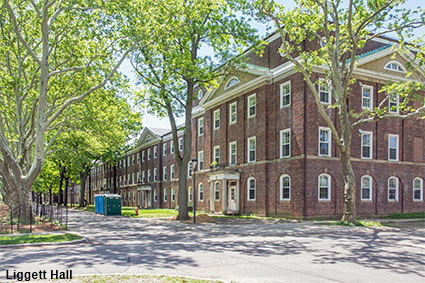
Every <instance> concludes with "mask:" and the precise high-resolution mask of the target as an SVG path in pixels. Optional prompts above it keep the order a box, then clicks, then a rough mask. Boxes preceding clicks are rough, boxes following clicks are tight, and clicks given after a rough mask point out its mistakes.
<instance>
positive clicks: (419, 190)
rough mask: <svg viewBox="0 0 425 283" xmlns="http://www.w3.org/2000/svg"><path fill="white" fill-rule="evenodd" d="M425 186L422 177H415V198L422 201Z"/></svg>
mask: <svg viewBox="0 0 425 283" xmlns="http://www.w3.org/2000/svg"><path fill="white" fill-rule="evenodd" d="M423 188H424V181H423V180H422V179H421V178H415V179H414V180H413V200H414V201H422V200H423V191H424V190H423Z"/></svg>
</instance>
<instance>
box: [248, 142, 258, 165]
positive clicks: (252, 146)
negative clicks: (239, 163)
mask: <svg viewBox="0 0 425 283" xmlns="http://www.w3.org/2000/svg"><path fill="white" fill-rule="evenodd" d="M256 148H257V138H256V137H251V138H248V162H255V160H256Z"/></svg>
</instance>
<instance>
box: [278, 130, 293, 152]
mask: <svg viewBox="0 0 425 283" xmlns="http://www.w3.org/2000/svg"><path fill="white" fill-rule="evenodd" d="M286 133H288V134H289V143H285V140H284V135H285V134H286ZM284 146H288V148H289V149H288V155H284V154H283V147H284ZM288 157H291V129H285V130H282V131H280V158H288Z"/></svg>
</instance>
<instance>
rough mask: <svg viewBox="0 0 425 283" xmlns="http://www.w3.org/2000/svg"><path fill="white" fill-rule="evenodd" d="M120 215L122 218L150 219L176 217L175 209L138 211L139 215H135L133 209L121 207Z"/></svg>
mask: <svg viewBox="0 0 425 283" xmlns="http://www.w3.org/2000/svg"><path fill="white" fill-rule="evenodd" d="M121 213H122V215H123V216H129V217H139V218H152V217H173V216H177V214H178V212H177V211H176V210H175V209H163V208H161V209H159V208H158V209H139V215H136V211H135V210H134V207H126V206H124V207H122V209H121Z"/></svg>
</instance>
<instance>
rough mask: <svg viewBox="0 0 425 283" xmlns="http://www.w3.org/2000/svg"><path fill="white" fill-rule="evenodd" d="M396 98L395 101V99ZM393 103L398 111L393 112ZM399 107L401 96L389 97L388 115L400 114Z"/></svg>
mask: <svg viewBox="0 0 425 283" xmlns="http://www.w3.org/2000/svg"><path fill="white" fill-rule="evenodd" d="M394 97H395V101H394V99H393V98H394ZM391 103H393V104H395V106H396V109H395V110H391V109H392V108H393V106H391ZM399 106H400V96H399V95H398V94H394V95H390V94H389V95H388V113H392V114H398V113H399Z"/></svg>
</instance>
